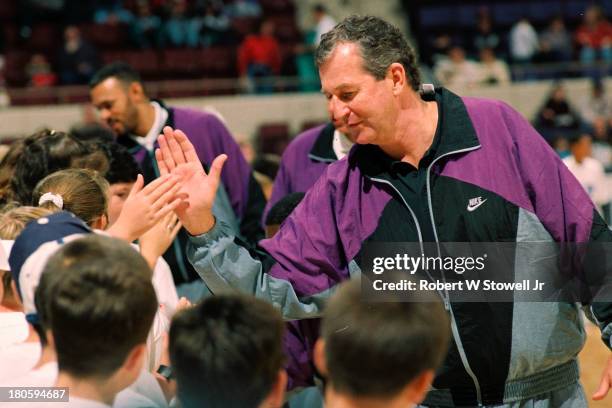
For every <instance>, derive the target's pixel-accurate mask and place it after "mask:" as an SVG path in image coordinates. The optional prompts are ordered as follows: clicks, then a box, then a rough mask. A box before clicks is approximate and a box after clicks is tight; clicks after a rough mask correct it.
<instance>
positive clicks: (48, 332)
mask: <svg viewBox="0 0 612 408" xmlns="http://www.w3.org/2000/svg"><path fill="white" fill-rule="evenodd" d="M45 337H47V344H48V345H49V347H51V348H52V349H53V350H55V338H54V337H53V332H52V331H51V330H49V329H47V330H45Z"/></svg>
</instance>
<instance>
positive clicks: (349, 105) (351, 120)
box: [319, 43, 397, 144]
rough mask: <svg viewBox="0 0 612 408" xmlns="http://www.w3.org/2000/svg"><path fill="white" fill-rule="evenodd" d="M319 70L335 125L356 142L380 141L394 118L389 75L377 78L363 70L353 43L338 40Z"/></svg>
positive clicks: (360, 59)
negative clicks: (342, 42)
mask: <svg viewBox="0 0 612 408" xmlns="http://www.w3.org/2000/svg"><path fill="white" fill-rule="evenodd" d="M319 73H320V76H321V86H322V92H323V93H324V94H325V97H326V98H327V109H328V112H329V115H330V118H331V120H332V122H333V123H334V126H335V127H336V129H338V130H339V131H340V132H342V133H344V134H345V135H347V137H348V138H349V139H350V140H352V141H353V142H355V143H359V144H368V143H371V144H381V143H383V142H384V139H385V138H386V137H385V136H386V135H388V134H390V133H389V132H390V131H392V128H393V125H394V123H395V119H396V118H397V109H396V108H395V106H394V101H393V92H392V88H393V81H392V80H391V79H390V77H388V78H385V79H383V80H380V81H378V80H376V78H374V76H373V75H372V74H370V73H369V72H367V71H365V70H364V68H363V59H362V58H361V55H360V52H359V49H358V46H357V45H356V44H352V43H344V44H338V45H337V46H336V48H335V49H334V51H333V52H332V54H331V56H330V57H329V58H328V60H327V61H326V62H325V63H324V64H323V65H321V67H320V68H319Z"/></svg>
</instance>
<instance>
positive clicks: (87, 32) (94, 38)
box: [80, 24, 129, 49]
mask: <svg viewBox="0 0 612 408" xmlns="http://www.w3.org/2000/svg"><path fill="white" fill-rule="evenodd" d="M80 28H81V32H82V34H83V36H84V37H85V38H86V39H87V40H89V41H90V42H91V43H92V44H93V45H95V46H96V47H98V48H101V49H120V48H123V47H125V44H126V42H128V39H129V38H128V29H127V26H126V25H125V24H84V25H81V26H80Z"/></svg>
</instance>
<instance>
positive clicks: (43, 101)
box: [9, 88, 57, 106]
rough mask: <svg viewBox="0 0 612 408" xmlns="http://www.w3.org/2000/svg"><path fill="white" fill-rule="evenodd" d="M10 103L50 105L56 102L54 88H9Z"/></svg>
mask: <svg viewBox="0 0 612 408" xmlns="http://www.w3.org/2000/svg"><path fill="white" fill-rule="evenodd" d="M9 97H10V98H11V105H13V106H23V105H52V104H56V103H57V93H56V90H55V89H54V88H21V89H9Z"/></svg>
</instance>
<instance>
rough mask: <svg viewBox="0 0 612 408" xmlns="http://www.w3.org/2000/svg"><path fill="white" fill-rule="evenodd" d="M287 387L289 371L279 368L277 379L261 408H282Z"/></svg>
mask: <svg viewBox="0 0 612 408" xmlns="http://www.w3.org/2000/svg"><path fill="white" fill-rule="evenodd" d="M286 389H287V372H286V371H285V370H284V369H280V370H278V374H277V376H276V381H275V382H274V384H273V385H272V389H271V390H270V393H269V394H268V396H267V397H266V399H265V400H264V401H263V402H262V403H261V405H260V407H261V408H281V407H282V406H283V403H284V402H285V390H286Z"/></svg>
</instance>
